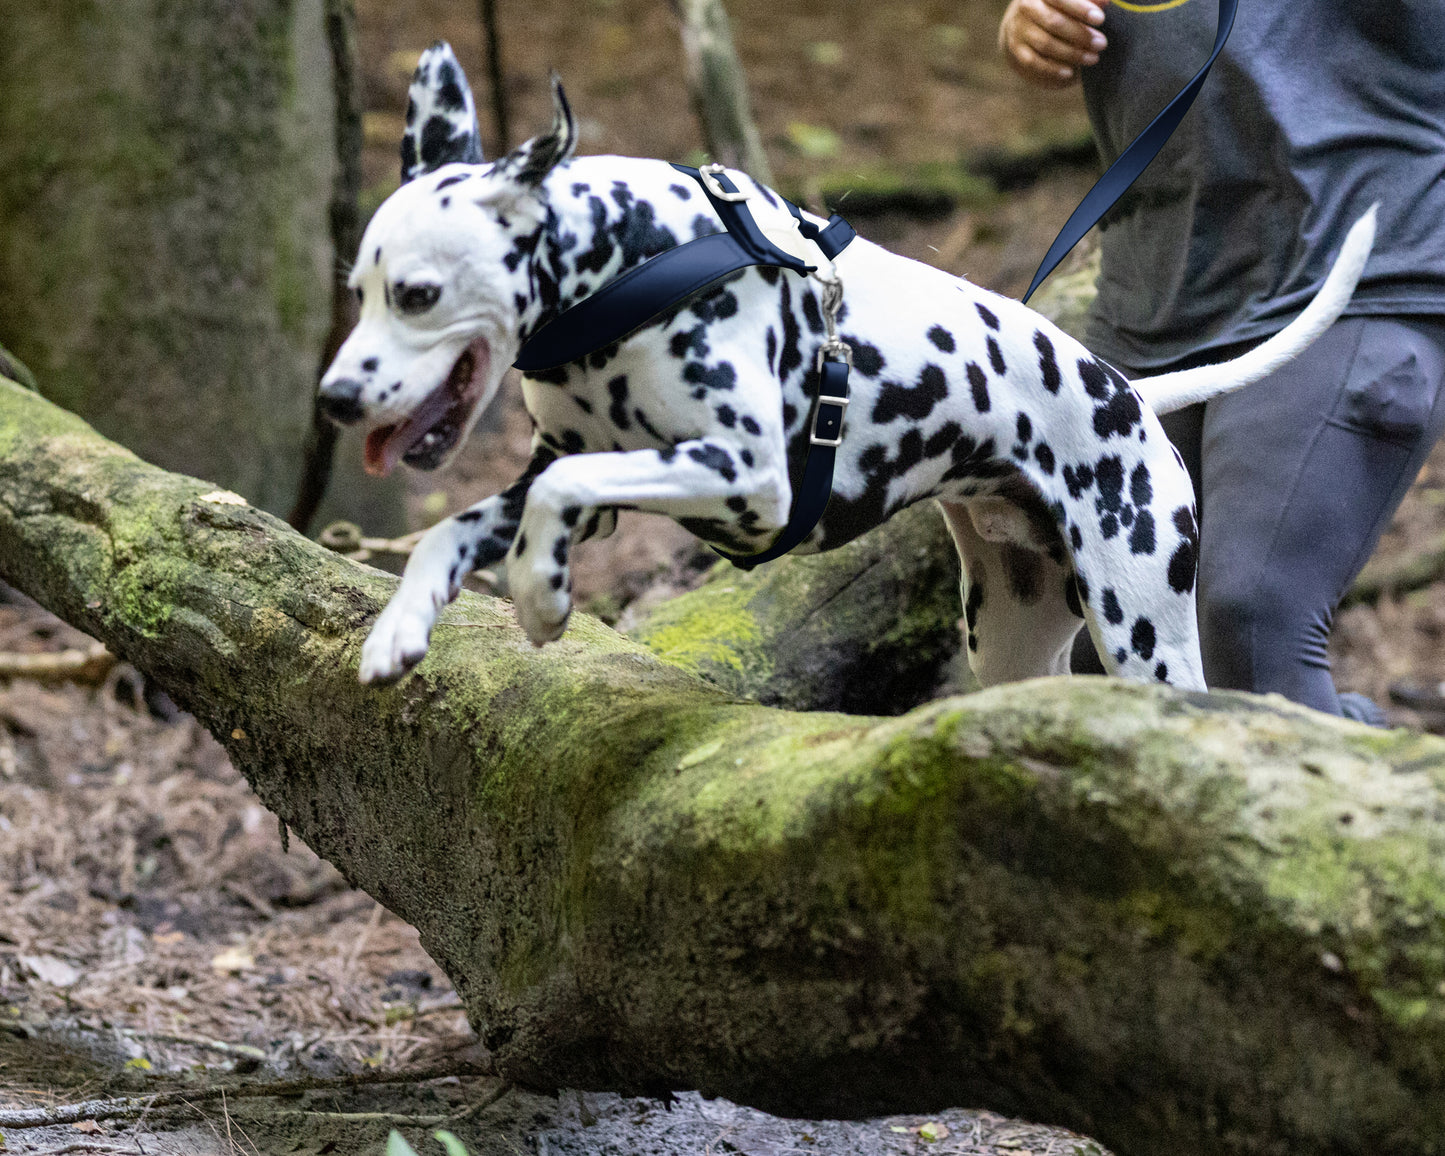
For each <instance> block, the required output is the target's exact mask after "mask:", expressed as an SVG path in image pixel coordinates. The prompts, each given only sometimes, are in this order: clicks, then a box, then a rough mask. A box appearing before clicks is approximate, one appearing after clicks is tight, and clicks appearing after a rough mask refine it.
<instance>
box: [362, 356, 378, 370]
mask: <svg viewBox="0 0 1445 1156" xmlns="http://www.w3.org/2000/svg"><path fill="white" fill-rule="evenodd" d="M380 367H381V359H380V358H376V357H368V358H367V359H366V360H365V361H363V362H362V363H361V368H362V369H364V370H366V372H367V373H375V372H376V371H377V370H378V369H379V368H380Z"/></svg>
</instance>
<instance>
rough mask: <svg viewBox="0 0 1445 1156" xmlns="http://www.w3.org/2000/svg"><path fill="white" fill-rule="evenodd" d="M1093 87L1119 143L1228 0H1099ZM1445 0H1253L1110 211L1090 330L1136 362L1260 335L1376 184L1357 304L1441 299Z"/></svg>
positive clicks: (1196, 61) (1303, 289) (1107, 348)
mask: <svg viewBox="0 0 1445 1156" xmlns="http://www.w3.org/2000/svg"><path fill="white" fill-rule="evenodd" d="M1105 13H1106V17H1105V21H1104V25H1103V31H1104V33H1105V35H1106V36H1107V37H1108V38H1109V47H1108V48H1107V49H1106V50H1105V51H1104V52H1103V53H1101V54H1100V60H1099V63H1098V64H1097V65H1095V66H1094V67H1092V68H1086V69H1084V74H1083V82H1084V97H1085V101H1086V103H1087V105H1088V109H1089V116H1090V118H1091V119H1092V121H1093V124H1094V129H1095V133H1096V134H1097V136H1098V139H1099V144H1100V150H1101V152H1102V153H1103V154H1104V158H1105V160H1106V161H1108V162H1112V161H1113V160H1114V159H1115V158H1116V157H1118V155H1119V153H1120V152H1121V151H1122V150H1123V149H1124V148H1125V147H1127V146H1128V144H1129V143H1130V142H1131V141H1132V140H1133V139H1134V137H1135V136H1137V135H1138V133H1139V132H1140V131H1141V130H1143V129H1144V127H1145V126H1146V125H1148V123H1149V122H1150V121H1151V120H1153V118H1154V117H1155V115H1157V113H1158V112H1159V110H1160V109H1162V108H1163V107H1164V105H1165V104H1167V103H1168V102H1169V100H1170V99H1172V98H1173V97H1174V95H1175V94H1176V93H1178V92H1179V90H1180V89H1181V88H1183V86H1184V85H1185V84H1186V83H1187V82H1188V80H1189V78H1190V77H1191V76H1193V75H1194V73H1195V72H1196V71H1197V70H1198V69H1199V67H1200V65H1202V64H1203V63H1204V61H1205V60H1206V59H1207V58H1208V55H1209V51H1210V49H1211V48H1212V47H1213V44H1214V34H1215V28H1216V25H1217V21H1218V14H1219V10H1218V4H1217V3H1216V2H1215V0H1155V2H1148V3H1144V2H1133V3H1125V2H1124V0H1116V2H1115V3H1111V4H1110V5H1108V7H1107V8H1106V9H1105ZM1442 178H1445V0H1241V3H1240V5H1239V14H1238V17H1237V19H1236V20H1235V24H1234V31H1233V32H1232V33H1231V35H1230V38H1229V41H1228V43H1227V44H1226V45H1225V47H1224V51H1223V52H1222V53H1221V54H1220V57H1219V59H1218V60H1217V61H1216V62H1215V64H1214V68H1213V70H1212V71H1211V72H1210V75H1209V79H1208V80H1207V81H1206V82H1205V84H1204V87H1203V89H1202V90H1201V92H1200V93H1199V96H1198V99H1197V100H1196V101H1195V102H1194V107H1193V108H1192V109H1191V110H1190V112H1189V114H1188V115H1187V116H1186V117H1185V118H1184V121H1183V123H1182V124H1180V126H1179V128H1178V130H1177V131H1176V132H1175V134H1174V136H1173V137H1172V138H1171V139H1170V141H1169V143H1168V144H1167V145H1165V146H1164V149H1163V151H1162V152H1161V153H1160V154H1159V156H1158V157H1157V158H1156V159H1155V160H1154V162H1153V163H1152V164H1151V165H1150V166H1149V167H1148V168H1147V169H1146V170H1145V171H1144V174H1143V175H1142V176H1141V177H1140V178H1139V179H1138V181H1136V182H1135V184H1134V186H1133V188H1131V189H1130V190H1129V192H1128V193H1126V194H1125V196H1124V198H1123V199H1121V200H1120V202H1119V203H1118V204H1117V205H1116V206H1115V208H1114V209H1113V210H1112V211H1111V213H1110V214H1109V216H1108V218H1107V219H1106V222H1105V226H1106V227H1105V229H1104V232H1103V235H1102V242H1101V243H1102V249H1103V259H1102V260H1103V263H1102V271H1101V273H1100V277H1099V296H1098V300H1097V301H1096V303H1095V307H1094V310H1093V312H1092V314H1091V316H1090V321H1089V330H1088V336H1089V340H1090V343H1091V347H1092V348H1093V349H1094V350H1096V351H1097V352H1098V353H1099V354H1101V355H1102V356H1103V357H1105V358H1106V359H1109V360H1114V361H1117V362H1118V363H1119V364H1121V365H1125V366H1129V367H1132V368H1136V369H1149V368H1156V367H1158V366H1162V365H1167V364H1168V363H1170V362H1172V361H1174V360H1176V359H1178V358H1180V357H1182V356H1183V355H1185V354H1188V353H1191V352H1194V351H1196V350H1199V349H1205V348H1210V347H1214V346H1220V345H1227V344H1229V343H1231V342H1235V341H1242V340H1248V339H1251V338H1257V337H1263V336H1267V335H1268V334H1270V333H1273V332H1275V331H1277V330H1279V329H1280V328H1282V327H1283V326H1284V325H1285V324H1286V323H1288V322H1289V321H1290V320H1291V319H1292V318H1293V317H1294V316H1295V315H1296V314H1297V313H1298V312H1299V310H1300V309H1302V308H1303V307H1304V305H1305V303H1306V302H1307V301H1308V300H1309V298H1310V297H1311V296H1312V295H1313V294H1314V292H1315V290H1316V289H1317V288H1318V287H1319V285H1320V282H1321V281H1323V280H1324V276H1325V274H1326V272H1328V270H1329V266H1330V263H1331V261H1332V260H1333V258H1334V256H1335V254H1336V253H1337V252H1338V251H1339V245H1340V242H1341V241H1342V240H1343V238H1344V234H1345V232H1346V230H1347V229H1348V228H1349V226H1350V224H1351V223H1352V222H1353V221H1354V220H1355V218H1357V217H1358V216H1360V214H1361V213H1363V212H1364V211H1365V210H1366V209H1368V208H1369V206H1370V203H1371V202H1372V201H1379V202H1380V219H1379V231H1378V234H1377V238H1376V241H1375V249H1374V252H1373V253H1372V254H1371V257H1370V261H1369V264H1368V265H1367V266H1366V268H1365V274H1364V277H1363V278H1362V279H1361V282H1360V286H1359V288H1358V289H1357V290H1356V293H1355V298H1354V300H1353V301H1352V302H1351V305H1350V308H1349V312H1353V313H1360V314H1381V313H1391V314H1405V313H1414V314H1435V315H1445V179H1442Z"/></svg>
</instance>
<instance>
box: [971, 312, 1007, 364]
mask: <svg viewBox="0 0 1445 1156" xmlns="http://www.w3.org/2000/svg"><path fill="white" fill-rule="evenodd" d="M973 307H974V308H975V309H977V310H978V315H979V316H980V317H982V318H983V323H984V324H985V325H987V326H988V327H989V328H990V329H997V328H998V318H997V317H995V316H994V313H993V310H992V309H990V308H989V307H988V306H987V305H984V304H983V303H982V302H981V301H975V302H974V303H973ZM999 372H1000V373H1002V372H1003V370H1001V369H1000V370H999Z"/></svg>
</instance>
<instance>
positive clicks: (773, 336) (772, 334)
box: [767, 325, 778, 374]
mask: <svg viewBox="0 0 1445 1156" xmlns="http://www.w3.org/2000/svg"><path fill="white" fill-rule="evenodd" d="M767 341H768V348H767V353H768V373H770V374H771V373H772V372H773V369H774V366H773V361H774V359H775V358H776V357H777V356H778V334H777V331H776V330H775V329H774V328H773V327H772V326H771V325H769V326H768V337H767Z"/></svg>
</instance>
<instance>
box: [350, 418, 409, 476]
mask: <svg viewBox="0 0 1445 1156" xmlns="http://www.w3.org/2000/svg"><path fill="white" fill-rule="evenodd" d="M396 429H397V427H396V426H394V425H384V426H381V427H379V428H378V429H374V430H372V431H371V432H370V433H369V434H367V435H366V448H365V449H364V450H363V452H362V459H361V464H362V468H363V469H365V470H366V472H367V473H368V474H370V475H371V476H372V477H374V478H384V477H386V475H387V474H389V473H391V471H392V470H393V469H395V468H396V463H397V462H399V461H400V460H401V455H402V454H403V453H405V452H406V451H405V450H404V449H403V448H402V447H401V446H400V445H399V444H398V443H397V440H396V439H395V438H393V437H392V436H391V435H392V434H394V433H396Z"/></svg>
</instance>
